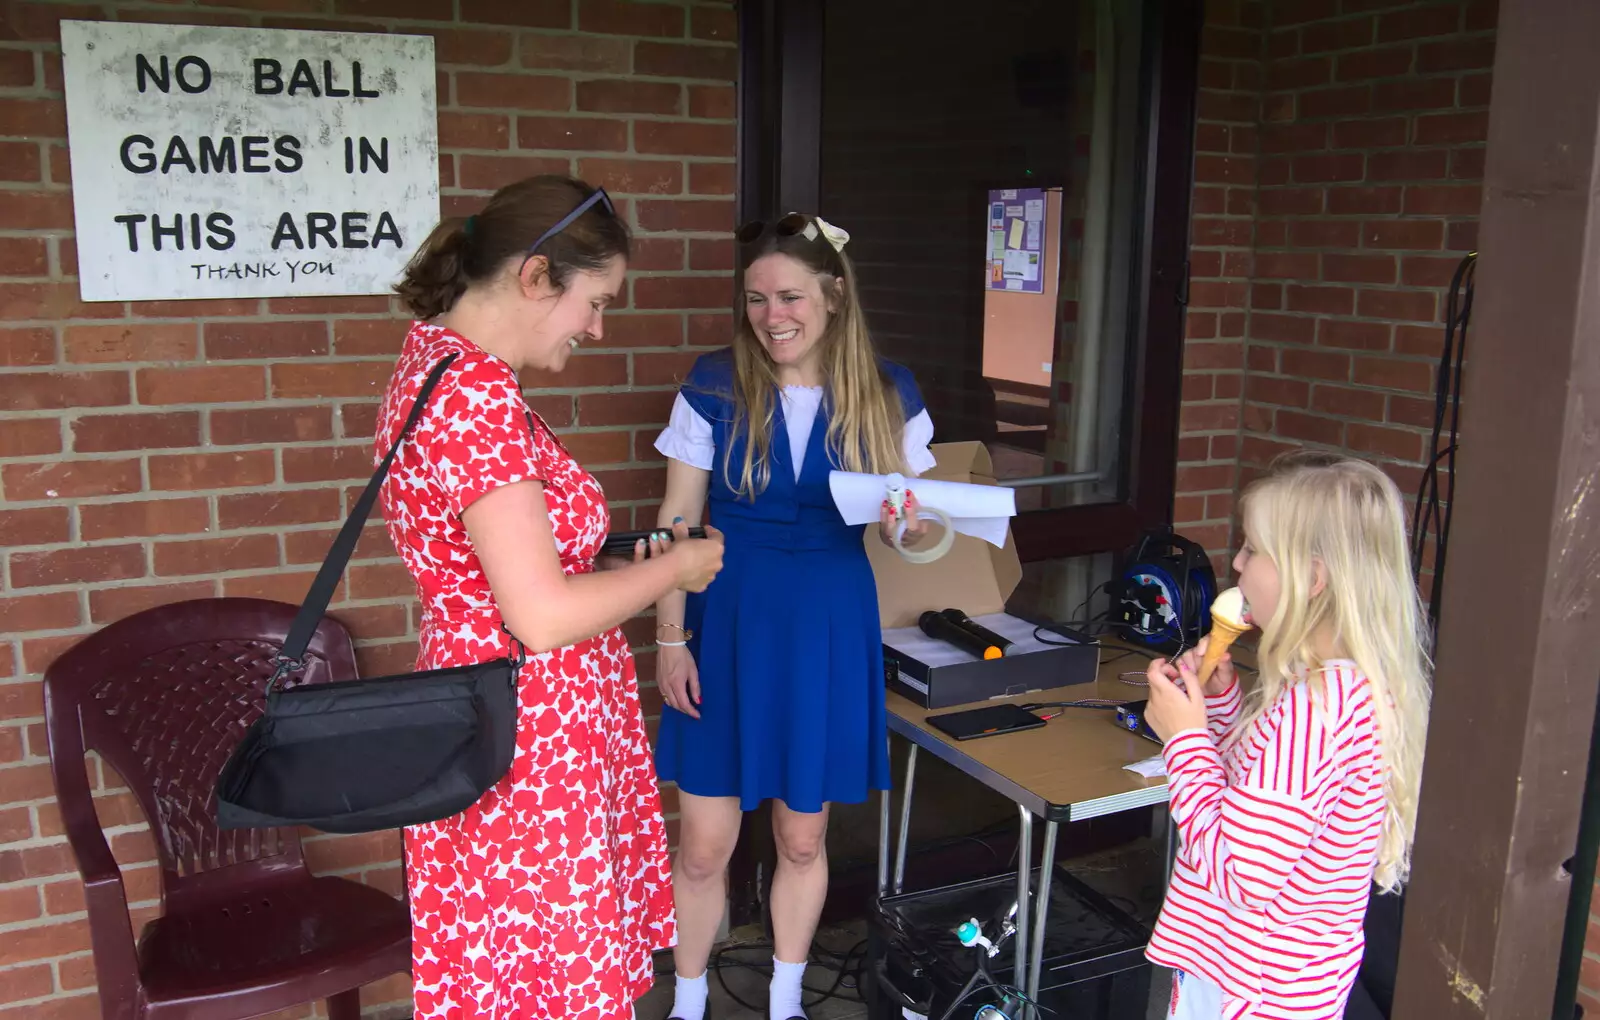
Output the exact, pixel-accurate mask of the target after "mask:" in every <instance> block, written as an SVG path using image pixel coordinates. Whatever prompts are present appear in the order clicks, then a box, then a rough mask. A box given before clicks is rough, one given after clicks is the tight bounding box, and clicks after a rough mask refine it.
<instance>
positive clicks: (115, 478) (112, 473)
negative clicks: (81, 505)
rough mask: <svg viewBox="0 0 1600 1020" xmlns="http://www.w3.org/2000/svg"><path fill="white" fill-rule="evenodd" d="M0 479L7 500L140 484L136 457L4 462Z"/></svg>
mask: <svg viewBox="0 0 1600 1020" xmlns="http://www.w3.org/2000/svg"><path fill="white" fill-rule="evenodd" d="M0 480H3V486H4V490H5V497H6V499H7V500H11V501H23V500H46V499H52V500H53V499H80V498H82V497H85V496H116V495H121V494H124V493H130V492H138V491H139V490H140V488H141V487H142V486H143V482H142V481H141V480H140V478H139V461H138V460H137V459H134V460H75V461H69V462H66V463H61V462H51V463H34V464H7V465H5V466H4V467H0Z"/></svg>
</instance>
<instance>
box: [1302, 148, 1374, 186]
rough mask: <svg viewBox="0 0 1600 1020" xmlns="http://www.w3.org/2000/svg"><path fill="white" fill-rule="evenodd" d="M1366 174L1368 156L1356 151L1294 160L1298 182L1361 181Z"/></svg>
mask: <svg viewBox="0 0 1600 1020" xmlns="http://www.w3.org/2000/svg"><path fill="white" fill-rule="evenodd" d="M1365 176H1366V157H1365V156H1363V155H1361V154H1360V153H1356V152H1338V153H1327V154H1323V155H1316V156H1300V157H1297V158H1296V159H1295V160H1294V181H1295V183H1296V184H1325V183H1328V182H1331V181H1359V180H1362V179H1363V178H1364V177H1365Z"/></svg>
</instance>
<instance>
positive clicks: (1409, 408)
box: [1352, 390, 1436, 429]
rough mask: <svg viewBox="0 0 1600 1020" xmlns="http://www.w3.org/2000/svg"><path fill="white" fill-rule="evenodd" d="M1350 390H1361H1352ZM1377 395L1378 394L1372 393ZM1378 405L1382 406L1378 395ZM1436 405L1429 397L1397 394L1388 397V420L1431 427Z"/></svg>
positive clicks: (1399, 423) (1376, 416)
mask: <svg viewBox="0 0 1600 1020" xmlns="http://www.w3.org/2000/svg"><path fill="white" fill-rule="evenodd" d="M1352 392H1362V391H1359V390H1354V391H1352ZM1372 395H1373V396H1379V395H1378V394H1372ZM1378 403H1379V407H1380V410H1381V408H1382V403H1383V401H1382V398H1381V396H1380V397H1379V401H1378ZM1435 410H1436V405H1435V403H1434V401H1433V400H1432V399H1431V398H1421V397H1402V396H1399V395H1398V394H1396V395H1394V396H1391V397H1390V398H1389V414H1388V420H1389V421H1391V422H1393V423H1394V424H1396V425H1410V426H1412V427H1414V428H1421V429H1425V428H1432V427H1433V416H1434V412H1435ZM1364 417H1369V418H1372V419H1373V420H1378V419H1380V418H1381V415H1376V414H1374V415H1364Z"/></svg>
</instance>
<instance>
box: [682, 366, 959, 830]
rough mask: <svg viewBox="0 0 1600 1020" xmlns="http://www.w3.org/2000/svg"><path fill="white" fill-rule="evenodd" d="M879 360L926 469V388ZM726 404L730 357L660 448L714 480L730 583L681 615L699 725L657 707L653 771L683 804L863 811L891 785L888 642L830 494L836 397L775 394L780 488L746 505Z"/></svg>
mask: <svg viewBox="0 0 1600 1020" xmlns="http://www.w3.org/2000/svg"><path fill="white" fill-rule="evenodd" d="M882 365H883V371H884V374H885V376H886V377H887V379H888V381H889V382H890V383H891V384H892V385H893V386H894V387H895V390H896V392H897V394H898V396H899V398H900V405H901V409H902V411H903V412H904V414H905V419H906V421H905V429H904V433H905V442H904V447H905V450H904V453H905V460H906V466H907V468H908V469H909V470H910V471H911V472H912V473H913V474H914V473H916V472H918V471H922V470H926V469H927V468H929V467H931V466H933V456H932V454H930V453H929V451H928V450H927V441H928V439H929V438H931V437H932V434H933V426H932V423H931V422H930V421H929V420H928V416H927V411H926V408H925V407H924V405H923V401H922V395H921V392H920V391H919V390H918V389H917V384H916V382H915V380H914V379H913V378H912V376H911V373H910V372H909V371H907V370H906V369H905V368H903V367H901V366H899V365H896V364H893V363H891V362H883V363H882ZM797 391H798V392H797ZM732 393H733V358H732V353H731V351H729V350H722V351H717V352H715V353H712V354H707V355H705V356H703V357H701V358H700V359H699V360H698V361H696V363H695V365H694V367H693V368H692V369H691V370H690V372H689V376H688V378H687V379H686V380H685V382H684V385H683V388H682V389H681V390H680V392H679V399H678V402H677V405H676V406H675V408H674V411H673V421H672V422H671V423H669V425H668V427H667V430H666V431H665V432H663V434H662V435H661V437H660V438H659V439H658V441H657V444H656V445H657V449H658V450H660V451H661V452H662V453H663V454H665V455H666V456H668V457H672V458H674V459H677V460H681V461H684V462H685V463H688V464H691V465H693V466H695V467H699V468H702V469H708V470H710V472H711V480H710V490H709V496H708V503H709V507H710V515H711V523H712V524H714V525H715V526H716V527H718V528H719V529H721V530H722V532H723V536H724V540H725V543H726V546H725V552H724V554H723V559H722V564H723V566H722V572H721V573H720V574H718V575H717V577H716V580H714V581H712V582H711V585H710V586H709V587H708V588H707V589H706V590H705V592H704V593H702V594H699V595H690V596H689V599H688V604H687V607H686V610H685V617H684V624H685V626H686V627H688V629H689V630H691V631H693V632H694V637H693V638H691V639H690V641H689V651H690V653H691V654H693V656H694V658H695V664H696V666H697V667H698V669H699V674H700V693H701V703H700V704H699V705H698V706H697V707H698V709H699V712H700V718H699V719H694V718H691V717H690V716H688V715H685V714H683V713H681V712H678V711H676V710H674V709H672V708H670V707H669V708H664V709H663V710H662V714H661V730H660V734H659V737H658V739H657V746H656V766H657V768H658V769H659V770H660V773H661V778H663V779H668V780H673V781H676V782H677V784H678V786H679V787H680V788H682V789H683V790H684V791H685V792H687V793H691V794H695V795H698V796H702V797H737V798H739V801H740V805H741V807H743V808H744V809H745V810H750V809H751V808H754V807H756V806H757V805H759V804H760V803H761V802H762V801H764V800H769V799H777V800H781V801H783V802H784V803H785V804H786V805H787V806H788V807H789V808H790V809H791V810H794V811H801V812H816V811H820V810H822V807H823V805H824V804H828V803H841V804H852V803H859V802H861V801H863V800H865V799H866V798H867V794H868V791H870V790H882V789H887V788H888V785H889V756H888V728H887V716H886V712H885V705H884V682H883V644H882V634H881V632H880V629H879V625H878V589H877V584H876V582H875V581H874V579H873V574H872V566H871V564H870V562H869V561H868V560H867V553H866V548H865V546H864V545H863V538H864V536H863V531H864V529H863V528H862V527H861V526H860V525H857V526H854V527H852V526H851V525H848V524H846V523H845V522H844V519H843V518H842V517H841V516H840V515H839V511H838V509H837V507H835V506H834V502H833V495H832V493H831V491H830V490H829V488H828V475H829V473H830V472H831V471H833V470H834V469H835V468H836V467H838V464H837V463H836V461H837V457H836V456H835V454H834V453H833V451H830V450H829V449H828V443H827V438H826V437H827V427H828V420H829V417H830V413H829V411H830V409H829V406H828V400H827V397H826V394H825V393H824V392H823V391H822V390H821V389H820V388H817V389H813V390H811V391H809V393H808V392H807V391H806V390H804V388H799V387H791V388H787V389H786V390H785V391H783V392H782V393H780V394H779V395H778V396H779V400H778V401H777V402H776V403H777V407H776V410H775V413H774V419H773V424H772V431H773V437H772V468H771V480H770V482H769V483H768V485H767V487H766V489H764V490H763V491H762V492H761V493H760V494H758V495H757V496H755V498H753V499H751V498H748V497H743V496H740V495H738V494H737V493H736V492H735V491H734V489H733V488H732V486H730V484H729V476H730V474H731V475H732V476H733V477H734V478H737V476H738V470H739V466H740V465H741V464H742V463H743V460H744V444H745V440H744V438H743V437H739V436H736V435H735V429H734V406H733V398H732ZM806 418H809V420H808V421H807V420H804V419H806ZM797 419H801V420H799V421H797ZM725 464H731V465H732V468H731V470H724V465H725ZM872 541H877V539H876V537H874V538H873V539H872Z"/></svg>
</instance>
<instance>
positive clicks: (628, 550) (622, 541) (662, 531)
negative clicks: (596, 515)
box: [600, 528, 706, 559]
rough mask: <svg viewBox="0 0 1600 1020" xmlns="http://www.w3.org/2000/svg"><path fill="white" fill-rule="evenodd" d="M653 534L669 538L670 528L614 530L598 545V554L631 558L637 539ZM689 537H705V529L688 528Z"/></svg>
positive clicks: (647, 539) (647, 538)
mask: <svg viewBox="0 0 1600 1020" xmlns="http://www.w3.org/2000/svg"><path fill="white" fill-rule="evenodd" d="M653 535H661V536H662V537H665V538H671V537H672V529H671V528H656V529H655V530H653V531H614V532H612V533H611V534H609V535H607V536H606V540H605V543H604V544H602V545H601V546H600V555H601V556H623V557H627V558H630V559H631V558H632V557H633V547H634V546H635V545H637V544H638V542H639V540H640V539H644V540H646V541H649V539H650V538H651V536H653ZM689 537H690V538H705V537H706V529H704V528H690V529H689Z"/></svg>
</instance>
